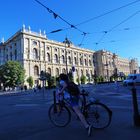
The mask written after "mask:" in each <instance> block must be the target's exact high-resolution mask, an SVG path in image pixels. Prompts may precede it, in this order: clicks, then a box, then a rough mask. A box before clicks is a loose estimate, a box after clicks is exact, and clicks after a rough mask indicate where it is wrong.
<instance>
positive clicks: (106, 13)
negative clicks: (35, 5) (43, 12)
mask: <svg viewBox="0 0 140 140" xmlns="http://www.w3.org/2000/svg"><path fill="white" fill-rule="evenodd" d="M35 1H37V0H35ZM138 2H140V0H136V1H133V2H130V3H127V4H125V5H123V6H120V7H118V8H115V9H113V10H110V11H108V12H105V13H103V14H101V15H98V16H95V17H93V18H90V19H88V20H85V21H83V22H81V23H79V24H76V25H75V26H74V27H76V26H79V25H82V24H85V23H87V22H90V21H93V20H96V19H98V18H101V17H103V16H106V15H108V14H110V13H113V12H116V11H118V10H121V9H123V8H126V7H128V6H131V5H133V4H136V3H138ZM39 3H40V2H39ZM40 4H41V5H42V3H40ZM42 6H43V7H44V5H42ZM45 8H46V7H45ZM68 24H69V23H68ZM69 25H71V24H69ZM68 29H71V27H70V28H69V27H68V28H63V29H61V30H59V31H64V30H68ZM59 31H55V32H59ZM103 32H104V31H103ZM50 33H51V32H50ZM50 33H49V34H50ZM52 33H54V32H52ZM88 34H89V33H88ZM90 34H92V33H90Z"/></svg>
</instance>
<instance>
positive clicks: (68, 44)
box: [63, 37, 71, 74]
mask: <svg viewBox="0 0 140 140" xmlns="http://www.w3.org/2000/svg"><path fill="white" fill-rule="evenodd" d="M63 43H65V59H66V74H68V64H67V50H66V48H67V47H70V45H71V41H69V40H68V38H67V37H66V38H65V40H64V41H63Z"/></svg>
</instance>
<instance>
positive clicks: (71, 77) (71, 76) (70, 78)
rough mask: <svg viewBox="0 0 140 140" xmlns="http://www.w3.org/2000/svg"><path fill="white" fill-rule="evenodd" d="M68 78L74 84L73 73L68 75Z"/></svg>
mask: <svg viewBox="0 0 140 140" xmlns="http://www.w3.org/2000/svg"><path fill="white" fill-rule="evenodd" d="M68 77H69V80H70V81H72V82H73V81H74V78H73V75H72V72H70V73H69V74H68Z"/></svg>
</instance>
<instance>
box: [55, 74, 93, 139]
mask: <svg viewBox="0 0 140 140" xmlns="http://www.w3.org/2000/svg"><path fill="white" fill-rule="evenodd" d="M70 83H71V82H70V81H69V79H68V76H67V75H66V74H60V76H59V84H60V89H59V90H58V93H57V94H59V95H64V96H67V97H69V98H70V99H69V101H70V105H71V106H72V108H73V110H74V111H75V113H76V114H77V116H78V117H79V119H80V121H81V122H82V124H83V125H84V127H85V128H86V130H87V131H88V136H90V135H91V129H92V125H89V124H88V123H87V121H86V119H85V117H84V115H83V114H82V112H81V110H80V107H79V97H80V96H79V94H80V91H79V89H78V90H77V93H74V87H73V88H70V86H69V85H70ZM75 85H76V84H75ZM77 88H78V86H77ZM70 90H73V93H72V92H70ZM65 94H66V95H65ZM68 94H69V95H68Z"/></svg>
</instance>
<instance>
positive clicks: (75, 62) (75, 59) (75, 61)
mask: <svg viewBox="0 0 140 140" xmlns="http://www.w3.org/2000/svg"><path fill="white" fill-rule="evenodd" d="M74 64H75V65H76V64H77V58H76V57H74Z"/></svg>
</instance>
